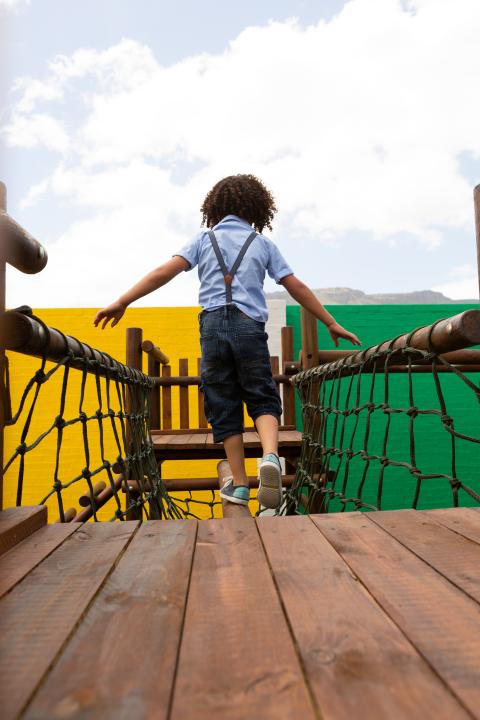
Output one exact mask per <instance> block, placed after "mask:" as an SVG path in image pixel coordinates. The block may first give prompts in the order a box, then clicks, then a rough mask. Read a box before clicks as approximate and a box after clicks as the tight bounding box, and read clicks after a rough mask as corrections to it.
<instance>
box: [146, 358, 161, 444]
mask: <svg viewBox="0 0 480 720" xmlns="http://www.w3.org/2000/svg"><path fill="white" fill-rule="evenodd" d="M148 374H149V375H150V377H159V376H160V363H159V362H158V360H155V357H154V356H153V355H149V356H148ZM150 428H151V429H152V430H153V429H155V430H160V387H159V386H158V385H155V387H153V388H152V389H151V391H150Z"/></svg>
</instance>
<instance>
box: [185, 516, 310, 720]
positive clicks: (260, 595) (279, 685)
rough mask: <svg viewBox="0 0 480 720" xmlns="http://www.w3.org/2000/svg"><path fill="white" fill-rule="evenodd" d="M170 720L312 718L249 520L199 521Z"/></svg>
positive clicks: (300, 675) (255, 532) (302, 679)
mask: <svg viewBox="0 0 480 720" xmlns="http://www.w3.org/2000/svg"><path fill="white" fill-rule="evenodd" d="M171 717H172V720H180V719H181V720H188V719H190V718H191V719H192V720H207V719H208V720H216V719H219V718H221V719H222V720H224V718H229V720H240V719H242V720H247V719H248V720H252V718H262V720H267V719H269V718H272V719H273V718H274V719H275V720H278V718H282V720H287V718H288V719H291V720H298V719H299V718H302V720H310V719H312V720H313V718H314V717H315V714H314V712H313V710H312V706H311V701H310V698H309V695H308V692H307V689H306V686H305V683H304V678H303V676H302V672H301V669H300V665H299V662H298V658H297V656H296V654H295V650H294V646H293V642H292V638H291V636H290V633H289V631H288V627H287V623H286V620H285V617H284V615H283V612H282V609H281V606H280V602H279V599H278V596H277V593H276V591H275V587H274V585H273V581H272V577H271V575H270V571H269V568H268V565H267V562H266V559H265V555H264V552H263V549H262V545H261V543H260V538H259V536H258V533H257V530H256V526H255V523H254V521H253V520H249V519H245V520H243V519H242V520H222V519H219V520H215V521H213V522H208V523H207V522H205V523H199V526H198V537H197V545H196V548H195V558H194V563H193V571H192V579H191V583H190V591H189V597H188V603H187V611H186V616H185V625H184V631H183V637H182V645H181V649H180V658H179V665H178V672H177V680H176V685H175V691H174V698H173V707H172V715H171Z"/></svg>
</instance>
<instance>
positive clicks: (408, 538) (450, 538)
mask: <svg viewBox="0 0 480 720" xmlns="http://www.w3.org/2000/svg"><path fill="white" fill-rule="evenodd" d="M450 512H451V513H455V509H450ZM429 514H430V513H429V512H428V511H425V512H417V511H416V510H393V511H392V510H390V511H387V512H381V513H372V514H371V515H369V518H370V520H373V522H375V523H376V524H377V525H379V526H380V527H382V528H383V529H384V530H386V531H387V532H388V533H390V535H392V536H393V537H394V538H396V539H397V540H398V541H399V542H401V543H402V545H405V547H407V548H408V549H409V550H411V551H412V552H413V553H415V555H418V557H420V558H421V559H422V560H424V561H425V562H426V563H428V564H429V565H430V566H431V567H433V568H434V569H435V570H436V571H437V572H439V573H441V574H442V575H443V576H444V577H446V578H447V579H448V580H450V582H452V583H453V584H454V585H456V586H457V587H458V588H459V589H460V590H462V591H463V592H465V593H467V595H469V596H470V597H471V598H473V599H474V600H476V601H477V602H480V578H479V576H478V573H477V572H472V570H474V568H478V567H479V566H480V546H479V545H477V543H475V542H472V541H471V540H467V538H465V537H463V535H458V534H457V533H455V532H452V531H451V530H449V529H448V528H446V527H444V526H442V525H439V524H438V523H436V522H435V521H434V520H433V518H432V519H430V518H429ZM479 519H480V518H479Z"/></svg>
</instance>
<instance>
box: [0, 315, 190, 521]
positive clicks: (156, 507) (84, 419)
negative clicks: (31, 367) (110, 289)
mask: <svg viewBox="0 0 480 720" xmlns="http://www.w3.org/2000/svg"><path fill="white" fill-rule="evenodd" d="M20 310H21V311H22V312H18V311H17V312H13V313H7V316H9V317H7V328H6V329H5V330H4V333H5V334H7V336H8V335H10V336H12V334H13V336H14V341H15V333H16V334H17V335H22V332H23V335H24V336H25V337H24V342H23V345H24V347H25V349H24V350H22V352H26V353H27V354H30V355H37V356H38V355H39V356H40V364H39V365H38V367H37V368H36V370H35V372H34V373H33V375H32V376H31V377H30V379H29V380H28V382H27V383H26V385H25V386H24V387H23V389H18V388H16V387H14V386H16V385H17V384H18V382H17V380H18V378H17V377H14V378H12V377H11V373H10V372H9V369H8V362H7V368H6V381H5V386H4V388H3V389H2V390H3V393H2V394H3V399H4V407H5V411H4V412H5V426H6V429H7V434H6V440H7V441H8V440H9V428H10V429H11V431H13V428H17V436H16V439H18V442H16V443H15V449H14V450H13V452H12V453H11V454H10V456H7V457H6V462H5V465H4V468H3V471H4V479H5V481H6V485H8V484H10V483H11V482H12V476H15V478H16V497H15V504H16V505H22V504H47V506H49V508H50V509H52V501H54V503H55V505H56V507H57V509H58V516H59V519H60V521H62V522H64V521H65V520H66V519H71V518H68V517H67V518H66V514H67V508H68V507H69V506H70V505H75V504H76V503H77V502H78V500H79V496H80V497H82V494H83V496H84V497H85V498H86V500H87V501H86V502H85V503H83V504H84V505H86V506H87V509H86V510H85V511H83V514H84V517H83V518H82V519H88V518H89V517H90V516H92V517H93V519H94V520H98V519H103V520H117V519H118V520H123V519H137V518H141V517H142V518H144V519H149V518H152V519H153V518H157V519H158V518H180V517H184V516H185V512H184V511H183V510H182V507H181V506H180V505H177V503H176V502H175V501H174V499H172V498H171V497H170V496H169V494H168V492H167V490H166V488H165V484H164V483H163V482H162V480H161V478H160V475H159V470H158V465H157V461H156V458H155V453H154V448H153V444H152V439H151V436H150V430H149V397H150V390H151V388H152V386H153V380H152V378H149V377H148V376H147V375H144V374H143V373H141V372H140V371H138V370H134V369H132V368H130V367H128V366H126V365H123V364H122V363H120V362H118V361H117V360H115V359H114V358H112V357H110V356H109V355H108V354H106V353H101V352H99V351H98V350H94V349H92V348H90V347H89V346H87V345H85V344H84V343H81V342H80V341H78V340H76V339H75V338H72V337H70V336H66V335H64V334H63V333H61V332H60V331H59V330H54V329H52V328H48V327H47V326H46V325H45V324H44V323H43V322H42V320H41V319H40V318H38V317H34V316H33V315H32V314H31V311H29V308H21V309H20ZM10 321H12V322H13V321H15V322H13V324H12V327H11V328H10V332H9V328H8V324H9V322H10ZM19 322H20V324H18V323H19ZM25 339H26V341H25ZM52 354H53V355H56V356H57V359H56V360H55V361H54V362H48V361H47V358H48V357H50V359H51V358H52ZM14 391H15V394H16V395H17V407H16V409H15V410H12V394H13V393H14ZM39 416H41V417H42V418H45V417H46V416H48V417H49V418H50V420H49V422H48V424H47V427H43V428H39V427H38V418H39ZM7 447H8V445H7ZM34 451H35V452H34ZM34 455H36V456H37V459H36V460H35V459H34V458H33V457H32V456H34ZM39 457H40V460H39V459H38V458H39ZM30 460H32V462H31V463H30ZM72 466H75V467H77V469H78V472H75V473H74V474H72V475H70V476H69V475H66V472H67V471H66V470H65V468H66V467H68V468H69V470H68V472H71V470H70V468H71V467H72ZM39 475H40V476H41V483H39V482H38V476H39ZM27 477H28V483H27ZM49 479H50V482H51V485H50V487H49V489H48V491H47V492H46V493H45V494H44V495H43V497H35V496H34V495H32V489H31V487H28V485H31V484H32V483H33V485H34V486H35V487H38V486H39V484H40V485H41V486H42V487H44V486H45V483H46V482H47V483H48V482H49ZM35 480H36V481H37V482H35ZM126 480H128V481H126ZM99 482H100V485H98V483H99ZM94 484H95V485H94ZM132 485H134V486H135V492H132V491H131V487H132ZM95 486H96V487H95ZM99 490H100V492H99ZM66 496H68V500H66V499H65V498H66ZM92 498H94V499H93V500H92ZM107 500H109V501H111V502H109V504H108V508H105V507H104V505H105V504H106V501H107ZM100 508H102V511H101V515H102V517H101V518H100V517H99V515H100ZM80 515H82V513H80ZM77 519H81V518H80V516H79V517H78V518H77Z"/></svg>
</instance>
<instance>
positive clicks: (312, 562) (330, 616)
mask: <svg viewBox="0 0 480 720" xmlns="http://www.w3.org/2000/svg"><path fill="white" fill-rule="evenodd" d="M257 524H258V528H259V531H260V535H261V537H262V540H263V543H264V545H265V549H266V552H267V555H268V558H269V561H270V565H271V567H272V571H273V574H274V577H275V581H276V583H277V587H278V589H279V592H280V595H281V597H282V601H283V605H284V607H285V610H286V613H287V615H288V618H289V622H290V625H291V627H292V631H293V634H294V636H295V640H296V643H297V646H298V649H299V652H300V655H301V658H302V662H303V665H304V668H305V671H306V673H307V677H308V680H309V683H310V686H311V688H312V690H313V692H314V694H315V697H316V700H317V703H318V706H319V708H320V711H321V714H322V717H325V718H335V720H351V719H352V718H360V717H362V718H368V720H385V719H386V718H395V720H417V719H418V720H425V718H426V717H435V718H445V720H447V719H448V720H457V719H460V718H463V719H465V720H466V718H469V717H470V715H469V714H468V713H467V712H466V711H465V710H464V709H463V708H462V707H461V705H460V704H459V702H458V701H457V700H456V699H455V698H454V697H453V695H452V694H451V693H450V692H449V691H448V689H447V688H446V687H445V685H444V683H443V682H442V681H441V680H440V679H439V677H438V676H437V675H436V674H435V673H434V672H433V671H432V669H431V668H430V666H429V665H428V664H427V663H426V662H425V660H424V659H423V658H422V657H421V656H420V655H419V653H418V652H417V650H416V649H415V648H414V647H413V646H412V645H411V644H410V643H409V642H408V640H407V639H406V638H405V636H404V635H403V634H402V632H401V631H400V630H399V629H398V627H397V626H396V625H395V624H394V623H393V622H392V621H391V620H390V618H389V617H388V616H387V615H385V613H384V612H383V611H382V609H381V608H380V606H379V605H378V604H377V603H376V602H375V601H374V600H373V598H372V597H371V595H369V593H367V592H366V591H365V589H364V588H363V586H362V585H361V584H360V583H359V582H358V580H357V578H356V577H355V576H354V575H353V573H352V572H351V570H350V569H349V568H348V566H347V565H346V564H345V562H344V561H343V560H342V558H341V557H340V556H339V555H338V553H337V552H335V550H334V549H333V548H332V546H331V545H330V543H329V542H328V541H327V540H326V538H325V537H324V536H323V535H322V534H321V533H320V532H319V531H318V529H317V528H316V527H315V525H314V524H313V523H312V522H310V521H309V519H308V518H307V517H305V516H304V517H286V518H281V520H279V519H278V518H275V517H271V518H259V519H258V520H257ZM362 707H363V708H365V710H364V712H363V713H362V712H361V711H360V708H362Z"/></svg>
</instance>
